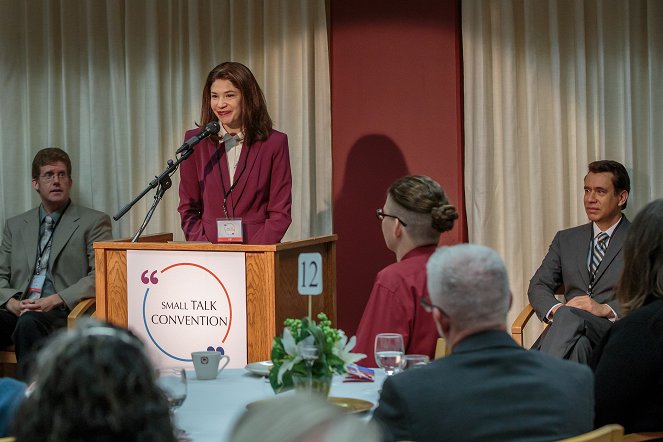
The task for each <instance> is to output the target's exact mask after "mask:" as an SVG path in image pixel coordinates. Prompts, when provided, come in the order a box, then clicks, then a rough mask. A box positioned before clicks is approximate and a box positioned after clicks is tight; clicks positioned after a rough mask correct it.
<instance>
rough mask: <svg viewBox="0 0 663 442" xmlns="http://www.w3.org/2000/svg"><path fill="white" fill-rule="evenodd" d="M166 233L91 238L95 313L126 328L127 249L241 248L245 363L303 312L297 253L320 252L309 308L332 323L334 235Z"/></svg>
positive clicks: (262, 354) (261, 356)
mask: <svg viewBox="0 0 663 442" xmlns="http://www.w3.org/2000/svg"><path fill="white" fill-rule="evenodd" d="M172 239H173V235H172V233H163V234H155V235H146V236H145V237H143V238H141V240H140V241H139V242H137V243H132V242H128V241H126V240H116V241H102V242H96V243H94V249H95V250H94V251H95V267H96V269H95V275H96V296H97V309H96V317H97V318H98V319H102V320H106V321H108V322H111V323H113V324H116V325H118V326H121V327H127V325H128V317H127V251H128V250H153V251H161V252H163V253H169V252H172V251H210V252H216V251H218V252H242V253H244V254H245V255H244V256H245V267H246V326H247V330H246V334H247V347H248V348H247V357H248V362H256V361H263V360H267V359H270V353H271V348H272V339H273V338H274V336H276V335H280V334H281V333H282V331H283V321H285V319H286V318H303V317H304V316H306V315H307V314H308V303H309V299H308V298H309V297H308V296H302V295H300V294H299V293H298V290H297V277H298V257H299V255H300V254H301V253H320V255H321V256H322V269H321V270H322V275H321V276H322V284H323V291H322V294H321V295H316V296H312V297H311V298H312V299H311V302H312V312H313V314H314V315H315V314H317V313H318V312H325V313H326V314H327V316H328V317H329V319H330V320H331V321H332V323H333V324H336V235H329V236H321V237H315V238H310V239H305V240H300V241H290V242H285V243H280V244H273V245H244V244H210V243H199V242H173V241H172Z"/></svg>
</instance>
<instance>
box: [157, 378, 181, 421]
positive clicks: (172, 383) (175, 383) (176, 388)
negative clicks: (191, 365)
mask: <svg viewBox="0 0 663 442" xmlns="http://www.w3.org/2000/svg"><path fill="white" fill-rule="evenodd" d="M157 384H158V385H159V387H161V390H162V391H163V392H164V394H165V395H166V398H167V399H168V405H169V406H170V409H171V410H172V411H175V410H176V409H177V408H178V407H180V406H181V405H182V404H183V403H184V399H186V390H187V389H186V372H185V371H184V369H183V368H158V369H157Z"/></svg>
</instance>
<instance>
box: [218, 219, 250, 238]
mask: <svg viewBox="0 0 663 442" xmlns="http://www.w3.org/2000/svg"><path fill="white" fill-rule="evenodd" d="M216 240H217V241H218V242H222V243H225V242H232V243H241V242H244V235H243V232H242V218H217V220H216Z"/></svg>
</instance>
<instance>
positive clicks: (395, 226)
mask: <svg viewBox="0 0 663 442" xmlns="http://www.w3.org/2000/svg"><path fill="white" fill-rule="evenodd" d="M376 216H377V218H378V220H380V222H381V225H382V235H383V236H384V241H385V244H386V245H387V248H389V250H391V251H392V252H394V253H395V254H396V262H395V263H393V264H391V265H389V266H387V267H385V268H384V269H382V270H381V271H380V272H379V273H378V274H377V277H376V278H375V283H374V284H373V289H372V290H371V295H370V297H369V299H368V304H367V305H366V309H365V310H364V314H363V315H362V318H361V321H360V323H359V328H358V329H357V344H356V346H355V349H354V351H355V352H358V353H364V354H366V355H369V356H368V357H367V358H366V359H364V360H362V361H361V364H363V365H366V366H369V367H375V366H376V363H375V360H374V359H373V357H372V355H373V346H374V341H375V336H376V335H377V334H379V333H400V334H401V335H403V344H404V346H405V353H406V354H407V353H410V354H424V355H428V356H429V357H431V358H432V357H433V356H434V353H435V344H436V342H437V338H438V334H437V330H436V329H435V323H434V322H433V318H432V316H431V314H430V313H427V312H426V311H425V310H424V309H423V308H422V307H421V306H420V304H419V301H420V300H421V299H422V298H424V297H425V296H427V294H428V291H427V289H426V262H427V261H428V258H429V257H430V256H431V255H432V254H433V252H435V249H436V248H437V244H438V242H439V240H440V235H441V234H442V232H446V231H448V230H451V229H452V228H453V226H454V221H455V220H456V219H457V218H458V212H457V211H456V208H455V207H454V206H453V205H451V204H449V200H448V199H447V196H446V194H445V193H444V190H443V189H442V187H441V186H440V185H439V184H438V183H437V182H435V181H434V180H433V179H431V178H429V177H427V176H421V175H410V176H405V177H403V178H400V179H398V180H396V181H395V182H394V183H393V184H392V185H391V186H390V187H389V190H388V192H387V198H386V201H385V203H384V206H383V207H382V208H379V209H377V211H376Z"/></svg>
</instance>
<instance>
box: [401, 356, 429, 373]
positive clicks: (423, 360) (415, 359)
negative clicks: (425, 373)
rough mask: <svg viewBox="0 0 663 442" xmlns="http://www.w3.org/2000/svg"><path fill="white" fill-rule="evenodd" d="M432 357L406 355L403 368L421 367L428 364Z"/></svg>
mask: <svg viewBox="0 0 663 442" xmlns="http://www.w3.org/2000/svg"><path fill="white" fill-rule="evenodd" d="M429 361H430V358H429V357H428V355H405V362H404V364H403V366H404V367H403V370H409V369H411V368H415V367H421V366H423V365H426V364H428V362H429Z"/></svg>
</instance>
